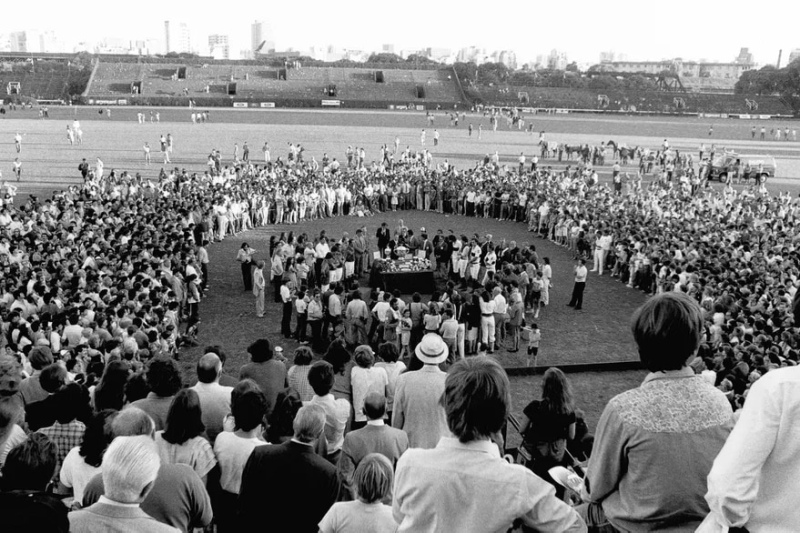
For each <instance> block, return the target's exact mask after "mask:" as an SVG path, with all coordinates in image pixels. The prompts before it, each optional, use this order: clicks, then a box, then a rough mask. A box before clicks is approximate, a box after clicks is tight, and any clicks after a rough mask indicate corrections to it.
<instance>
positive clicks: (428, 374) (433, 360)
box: [392, 333, 450, 448]
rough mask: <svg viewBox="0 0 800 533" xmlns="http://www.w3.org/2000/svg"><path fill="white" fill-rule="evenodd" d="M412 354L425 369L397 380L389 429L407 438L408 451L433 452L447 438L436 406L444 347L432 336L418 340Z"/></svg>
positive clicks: (441, 413)
mask: <svg viewBox="0 0 800 533" xmlns="http://www.w3.org/2000/svg"><path fill="white" fill-rule="evenodd" d="M414 352H415V353H416V355H417V358H418V359H419V360H420V361H422V363H423V364H424V365H425V366H423V367H422V368H421V369H419V370H416V371H413V372H406V373H404V374H401V375H400V376H399V377H398V378H397V385H396V388H395V395H394V409H393V414H392V426H394V427H396V428H398V429H402V430H403V431H405V432H406V433H407V434H408V445H409V447H411V448H434V447H435V446H436V443H438V442H439V438H440V437H442V436H447V435H449V434H450V432H449V430H448V429H447V418H446V417H445V412H444V409H443V408H442V406H441V404H440V403H439V400H440V398H441V397H442V393H444V382H445V378H446V374H445V373H444V372H442V370H441V369H440V368H439V366H438V365H439V364H440V363H443V362H444V361H446V360H447V354H448V351H447V345H446V344H445V342H444V341H443V340H442V338H441V337H440V336H439V335H437V334H435V333H428V334H426V335H425V336H424V337H422V341H420V343H419V344H418V345H417V347H416V349H415V350H414Z"/></svg>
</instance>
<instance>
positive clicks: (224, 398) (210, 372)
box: [192, 352, 233, 444]
mask: <svg viewBox="0 0 800 533" xmlns="http://www.w3.org/2000/svg"><path fill="white" fill-rule="evenodd" d="M221 373H222V361H220V358H219V356H218V355H217V354H215V353H211V352H209V353H207V354H205V355H204V356H203V357H201V358H200V360H199V361H197V380H198V381H197V384H196V385H195V386H194V387H192V390H194V391H195V392H196V393H197V395H198V396H199V397H200V409H201V411H202V413H203V424H204V425H205V426H206V434H207V435H208V440H209V441H210V442H211V444H213V443H214V439H216V438H217V435H218V434H219V433H220V432H222V430H223V428H222V422H223V420H224V419H225V417H226V416H228V414H230V412H231V392H233V387H224V386H222V385H220V384H219V377H220V375H221Z"/></svg>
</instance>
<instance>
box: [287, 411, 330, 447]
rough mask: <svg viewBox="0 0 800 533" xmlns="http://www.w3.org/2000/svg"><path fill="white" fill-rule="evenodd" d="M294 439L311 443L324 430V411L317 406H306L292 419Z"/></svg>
mask: <svg viewBox="0 0 800 533" xmlns="http://www.w3.org/2000/svg"><path fill="white" fill-rule="evenodd" d="M293 428H294V438H295V439H297V440H299V441H300V442H305V443H311V442H314V441H315V440H316V439H318V438H319V436H320V435H322V432H323V431H324V430H325V410H324V409H323V408H322V407H321V406H319V405H306V406H304V407H301V408H300V410H299V411H297V416H295V417H294V424H293Z"/></svg>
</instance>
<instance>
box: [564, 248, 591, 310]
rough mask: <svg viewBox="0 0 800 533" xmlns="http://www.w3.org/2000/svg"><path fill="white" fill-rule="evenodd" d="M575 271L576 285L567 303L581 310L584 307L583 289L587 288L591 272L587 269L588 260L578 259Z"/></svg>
mask: <svg viewBox="0 0 800 533" xmlns="http://www.w3.org/2000/svg"><path fill="white" fill-rule="evenodd" d="M574 271H575V285H574V286H573V287H572V298H571V299H570V301H569V303H568V304H567V305H568V306H570V307H574V308H575V310H576V311H579V310H581V309H583V291H584V290H585V289H586V276H587V275H588V272H589V271H588V270H587V269H586V260H585V259H578V262H577V264H576V265H575V269H574Z"/></svg>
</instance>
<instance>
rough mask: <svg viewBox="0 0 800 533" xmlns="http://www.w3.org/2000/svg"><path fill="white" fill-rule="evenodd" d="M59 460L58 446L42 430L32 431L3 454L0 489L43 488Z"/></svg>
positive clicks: (45, 486)
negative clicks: (4, 455) (4, 458)
mask: <svg viewBox="0 0 800 533" xmlns="http://www.w3.org/2000/svg"><path fill="white" fill-rule="evenodd" d="M57 463H58V446H56V444H55V443H54V442H53V441H51V440H50V439H49V438H47V436H45V435H44V434H43V433H38V432H36V433H31V434H30V435H28V438H27V439H25V440H24V441H23V442H22V443H20V444H18V445H17V446H15V447H14V448H12V449H11V451H9V452H8V455H7V456H6V461H5V463H4V464H3V477H2V478H0V480H1V481H2V490H4V491H10V490H35V491H44V490H45V488H47V484H48V483H49V482H50V480H51V479H53V474H54V473H55V471H56V464H57Z"/></svg>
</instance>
